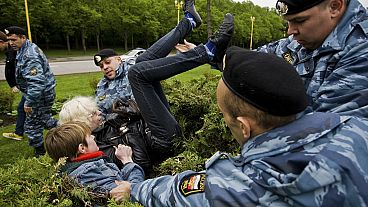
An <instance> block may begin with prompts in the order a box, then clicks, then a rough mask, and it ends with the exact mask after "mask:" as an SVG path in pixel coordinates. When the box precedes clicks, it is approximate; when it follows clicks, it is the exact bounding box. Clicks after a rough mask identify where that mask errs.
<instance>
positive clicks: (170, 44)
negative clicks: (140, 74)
mask: <svg viewBox="0 0 368 207" xmlns="http://www.w3.org/2000/svg"><path fill="white" fill-rule="evenodd" d="M183 9H184V11H185V17H184V18H183V19H182V20H181V21H180V23H179V24H178V25H177V26H176V27H175V28H174V29H173V30H171V31H170V32H169V33H168V34H166V35H165V36H164V37H163V38H161V39H160V40H158V41H157V42H156V43H155V44H153V45H152V46H151V47H150V48H149V49H148V50H147V51H146V52H145V53H143V54H142V55H141V56H139V60H140V61H141V60H142V59H159V58H160V57H165V56H167V55H168V54H169V52H170V51H171V50H172V49H174V46H175V45H176V44H177V43H178V42H179V40H183V39H184V38H185V36H186V35H188V34H190V33H191V31H192V30H193V29H194V28H196V27H197V26H199V25H200V24H201V18H200V16H199V14H198V13H197V11H196V9H195V5H194V1H193V0H187V1H185V4H184V8H183ZM204 48H205V47H204V46H203V51H205V49H204ZM212 49H213V48H212ZM206 56H207V54H206ZM118 60H120V58H118V57H117V56H116V54H115V53H114V52H113V51H112V50H110V49H105V50H101V51H100V52H99V53H98V54H96V55H95V63H96V65H100V66H101V69H102V70H103V71H105V72H106V75H105V77H106V76H108V77H115V75H114V74H115V70H113V69H112V68H115V67H113V66H111V65H115V66H117V65H118ZM127 62H129V60H127ZM130 68H131V66H129V67H128V66H127V65H126V62H125V63H124V64H123V65H120V67H119V69H118V71H119V70H120V69H124V70H128V69H130ZM119 77H120V76H119ZM122 77H123V76H122ZM124 77H125V78H127V77H126V74H125V75H124ZM104 80H107V79H104ZM126 80H127V79H126ZM123 82H125V81H123ZM120 83H122V80H121V79H118V78H117V76H116V78H115V79H113V78H112V79H111V80H110V83H109V85H110V84H111V85H114V84H118V85H119V84H120ZM121 85H124V84H121ZM114 88H115V87H114ZM129 88H130V86H129ZM125 89H126V88H125ZM125 89H124V88H120V89H119V90H125ZM114 90H115V89H114ZM106 91H110V90H106ZM98 94H99V93H98ZM112 94H114V97H113V96H108V97H109V100H111V102H112V106H109V107H111V109H110V110H111V111H110V112H109V113H108V114H105V122H103V121H102V120H103V119H102V117H101V116H102V114H101V112H100V111H99V110H98V109H101V105H100V107H99V108H97V107H96V106H95V104H93V103H92V102H91V100H88V98H86V97H75V98H73V99H72V100H70V101H68V102H66V103H65V104H64V105H63V107H62V110H61V111H60V114H59V118H60V122H61V123H65V122H68V121H83V122H85V123H87V124H88V125H89V126H90V127H91V129H92V131H93V134H94V135H95V136H96V140H97V144H98V146H99V147H100V148H101V150H103V151H104V152H105V154H107V155H109V156H110V157H111V158H113V159H114V161H115V163H116V164H117V165H119V161H118V160H116V159H115V156H114V153H113V152H114V151H113V149H114V148H113V146H114V145H117V144H125V145H128V146H130V147H132V149H133V160H134V162H135V163H137V164H139V165H140V166H141V167H143V169H144V170H145V172H146V174H149V173H150V172H151V170H152V165H153V164H154V163H158V162H161V161H162V160H164V159H166V158H167V157H168V156H170V155H171V154H172V151H171V150H172V148H171V144H172V143H171V140H172V138H173V136H174V134H170V135H168V134H165V135H164V136H169V137H168V138H167V139H166V137H164V138H161V137H159V138H156V135H158V134H157V133H156V131H155V130H153V131H152V132H151V130H150V128H148V127H149V124H148V127H147V126H146V123H145V122H144V121H143V119H142V117H141V116H140V110H142V108H139V109H138V107H137V106H136V105H135V102H134V101H133V100H132V99H129V100H122V99H125V98H124V97H121V95H119V94H115V93H112ZM106 97H107V96H106ZM104 100H105V101H106V100H107V99H104ZM165 101H166V100H165ZM111 102H110V103H111ZM100 103H102V102H100ZM105 103H107V102H105ZM167 107H168V104H167V102H165V109H164V110H168V108H167ZM102 108H104V107H102ZM116 114H117V115H118V116H116ZM162 115H163V117H162V118H165V117H166V116H171V114H166V115H164V114H162ZM143 118H144V117H143ZM94 120H95V121H96V122H95V123H94ZM163 123H166V121H164V122H163ZM168 124H169V125H170V126H168V127H174V128H175V129H176V128H177V127H178V126H177V122H176V121H175V123H168ZM165 127H167V126H165ZM169 130H172V128H170V129H169ZM170 133H171V132H170ZM178 135H179V133H178ZM152 140H154V141H152ZM157 140H158V142H159V143H158V142H157ZM161 141H162V142H161ZM157 144H159V145H160V144H163V145H164V147H167V148H165V149H161V148H159V149H157V148H155V147H156V146H157ZM152 146H153V147H152Z"/></svg>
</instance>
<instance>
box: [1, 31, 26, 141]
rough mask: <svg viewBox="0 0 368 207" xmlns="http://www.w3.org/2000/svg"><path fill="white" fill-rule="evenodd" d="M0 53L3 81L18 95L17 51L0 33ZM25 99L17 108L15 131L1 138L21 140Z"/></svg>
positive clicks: (3, 34)
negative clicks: (2, 53)
mask: <svg viewBox="0 0 368 207" xmlns="http://www.w3.org/2000/svg"><path fill="white" fill-rule="evenodd" d="M0 51H5V56H6V63H5V79H6V82H7V83H8V85H9V87H10V88H11V89H12V92H13V93H18V92H19V89H18V87H17V82H16V80H15V57H16V55H17V51H16V50H13V49H12V48H11V47H10V46H9V44H8V39H7V37H6V35H5V33H3V32H1V31H0ZM25 100H26V99H25V97H24V96H23V95H22V98H21V100H20V102H19V103H18V107H17V122H16V124H15V131H14V132H10V133H6V132H5V133H3V137H5V138H9V139H14V140H23V133H24V121H25V119H26V114H25V112H24V108H23V106H24V102H25Z"/></svg>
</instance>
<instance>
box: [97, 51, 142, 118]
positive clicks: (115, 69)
mask: <svg viewBox="0 0 368 207" xmlns="http://www.w3.org/2000/svg"><path fill="white" fill-rule="evenodd" d="M134 61H135V60H133V59H128V60H126V61H124V62H123V61H122V60H121V58H120V56H119V55H118V54H117V53H116V52H115V51H114V50H113V49H103V50H101V51H99V52H98V53H97V54H95V56H94V62H95V65H96V66H99V67H100V69H101V71H102V73H103V74H104V77H103V78H102V79H101V80H100V81H99V83H98V84H97V89H96V102H97V104H98V106H99V108H100V110H101V112H102V113H103V114H104V115H106V114H109V113H111V112H112V105H113V103H114V101H116V100H117V99H123V100H129V99H131V98H133V94H132V89H131V87H130V84H129V81H128V77H127V74H128V69H129V67H130V66H131V65H133V64H134Z"/></svg>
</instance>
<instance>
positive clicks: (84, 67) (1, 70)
mask: <svg viewBox="0 0 368 207" xmlns="http://www.w3.org/2000/svg"><path fill="white" fill-rule="evenodd" d="M50 67H51V70H52V71H53V72H54V74H55V75H62V74H72V73H86V72H97V71H100V70H99V68H98V67H97V66H95V64H94V63H93V60H92V59H91V57H78V58H59V59H53V60H50ZM0 80H5V65H4V64H0Z"/></svg>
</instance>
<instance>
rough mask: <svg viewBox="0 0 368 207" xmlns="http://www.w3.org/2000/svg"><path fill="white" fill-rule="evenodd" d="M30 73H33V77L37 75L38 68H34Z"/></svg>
mask: <svg viewBox="0 0 368 207" xmlns="http://www.w3.org/2000/svg"><path fill="white" fill-rule="evenodd" d="M30 72H31V75H32V76H35V75H37V69H36V68H32V69H31V70H30Z"/></svg>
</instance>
